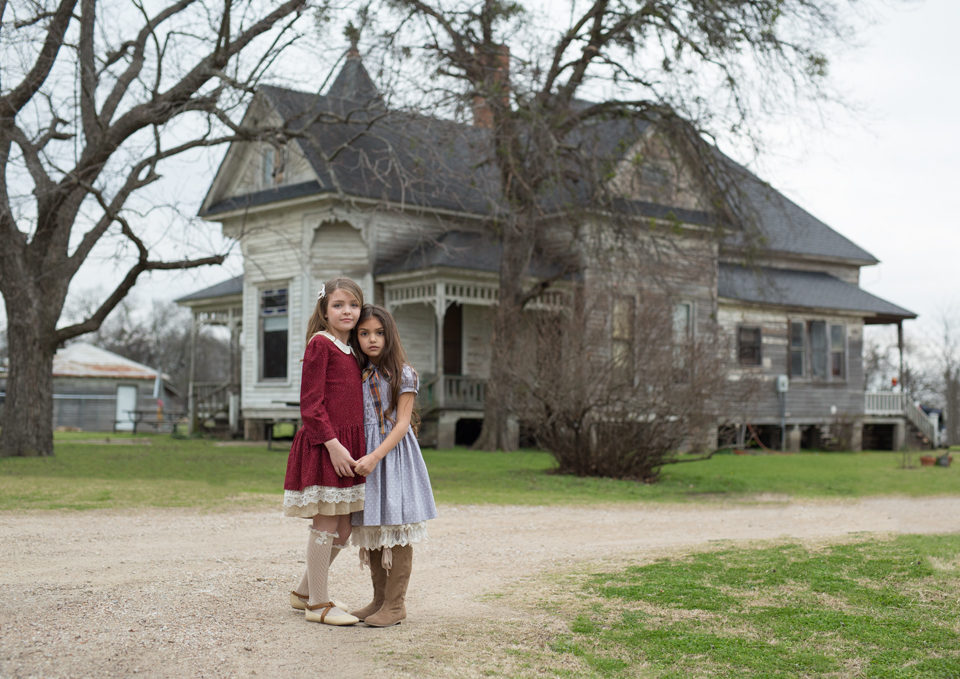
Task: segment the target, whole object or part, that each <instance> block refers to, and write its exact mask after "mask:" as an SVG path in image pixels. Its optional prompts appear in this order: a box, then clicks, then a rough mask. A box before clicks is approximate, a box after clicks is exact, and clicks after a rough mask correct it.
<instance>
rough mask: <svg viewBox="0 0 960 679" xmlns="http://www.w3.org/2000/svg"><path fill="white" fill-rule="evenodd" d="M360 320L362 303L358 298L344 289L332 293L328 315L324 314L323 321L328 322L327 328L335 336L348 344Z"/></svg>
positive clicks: (328, 303)
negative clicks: (351, 332)
mask: <svg viewBox="0 0 960 679" xmlns="http://www.w3.org/2000/svg"><path fill="white" fill-rule="evenodd" d="M358 318H360V302H359V301H358V300H357V298H356V297H354V296H353V295H351V294H350V293H349V292H347V291H346V290H344V289H342V288H338V289H337V290H334V291H333V292H331V293H330V299H329V300H327V313H326V314H324V316H323V320H325V321H326V322H327V327H328V328H330V332H331V333H332V334H333V335H335V336H336V337H339V338H340V339H341V340H342V341H344V342H346V341H347V338H349V337H350V331H351V330H353V326H355V325H356V324H357V319H358Z"/></svg>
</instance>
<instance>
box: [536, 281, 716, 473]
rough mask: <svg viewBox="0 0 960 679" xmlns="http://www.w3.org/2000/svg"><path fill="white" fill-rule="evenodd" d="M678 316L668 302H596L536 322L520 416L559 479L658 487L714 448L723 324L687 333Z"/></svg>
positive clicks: (647, 298)
mask: <svg viewBox="0 0 960 679" xmlns="http://www.w3.org/2000/svg"><path fill="white" fill-rule="evenodd" d="M626 300H633V302H628V301H626ZM675 313H676V306H675V305H674V304H673V303H672V302H671V300H670V299H669V298H668V297H667V296H665V295H653V294H645V293H641V294H638V295H637V296H636V297H627V296H623V295H620V296H616V295H603V294H592V295H589V296H583V297H582V299H581V300H579V303H577V304H575V305H574V307H573V309H571V310H566V311H564V312H559V313H541V314H538V315H537V316H536V318H535V319H534V320H533V321H532V327H531V328H529V330H528V332H529V333H530V335H531V339H533V338H535V341H536V346H537V347H538V355H537V360H535V361H532V360H531V361H528V362H527V364H526V366H525V368H524V370H523V372H522V373H521V375H520V378H519V381H520V385H521V387H520V390H519V391H520V406H519V414H520V417H521V419H522V420H523V421H524V422H525V423H526V424H527V426H528V427H529V429H530V430H531V432H532V434H533V435H534V436H535V438H536V440H537V442H538V444H539V445H540V446H541V447H543V448H544V449H546V450H548V451H550V452H551V453H552V454H553V456H554V457H555V458H556V460H557V463H558V465H559V471H560V472H561V473H570V474H576V475H578V476H604V477H613V478H619V479H636V480H640V481H644V482H653V481H655V480H656V479H657V477H658V475H659V472H660V468H661V467H662V466H663V465H664V464H668V463H670V462H672V461H674V460H676V458H677V456H678V454H679V452H680V451H682V450H688V451H703V450H706V449H708V448H712V441H713V439H714V436H715V431H716V426H717V423H718V413H719V407H718V406H719V403H718V401H719V399H718V395H719V394H722V393H724V390H725V389H728V385H727V384H726V375H727V365H726V357H727V354H728V352H726V351H724V350H723V342H722V341H721V339H720V334H719V329H718V328H717V327H716V326H715V325H712V324H711V323H709V322H708V323H701V324H700V325H699V326H698V327H697V331H696V332H693V333H689V334H687V333H684V332H681V328H679V327H678V324H677V323H676V319H675Z"/></svg>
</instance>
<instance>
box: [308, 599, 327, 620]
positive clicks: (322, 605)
mask: <svg viewBox="0 0 960 679" xmlns="http://www.w3.org/2000/svg"><path fill="white" fill-rule="evenodd" d="M318 608H322V609H323V613H321V614H320V622H321V623H322V622H323V621H324V619H325V618H326V617H327V613H329V612H330V609H331V608H333V602H332V601H328V602H327V603H325V604H314V605H313V606H311V605H310V604H307V610H308V611H315V610H317V609H318Z"/></svg>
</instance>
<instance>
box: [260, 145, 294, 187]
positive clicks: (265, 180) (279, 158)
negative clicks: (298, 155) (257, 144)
mask: <svg viewBox="0 0 960 679" xmlns="http://www.w3.org/2000/svg"><path fill="white" fill-rule="evenodd" d="M286 154H287V151H286V149H285V148H276V147H274V146H264V147H263V152H262V154H261V156H260V185H261V186H262V187H264V188H270V187H272V186H276V185H277V184H280V183H281V182H282V181H283V168H284V164H285V160H286Z"/></svg>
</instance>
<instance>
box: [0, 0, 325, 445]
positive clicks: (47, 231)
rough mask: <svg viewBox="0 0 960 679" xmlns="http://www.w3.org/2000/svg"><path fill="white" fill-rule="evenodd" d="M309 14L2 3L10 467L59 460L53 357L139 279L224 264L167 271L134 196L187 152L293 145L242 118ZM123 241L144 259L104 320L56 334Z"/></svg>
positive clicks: (216, 6) (199, 0) (0, 115)
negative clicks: (113, 241)
mask: <svg viewBox="0 0 960 679" xmlns="http://www.w3.org/2000/svg"><path fill="white" fill-rule="evenodd" d="M308 9H309V4H308V2H307V0H284V1H282V2H266V1H259V0H226V2H210V1H208V0H177V1H175V2H174V1H173V0H171V1H170V2H169V3H168V4H167V5H165V6H158V5H157V3H151V4H149V5H147V4H144V3H141V2H139V1H133V2H125V1H121V0H116V1H115V2H110V1H109V0H102V1H98V0H58V1H57V2H54V1H53V0H48V1H47V2H29V3H27V2H16V3H6V2H4V3H0V59H2V67H3V71H2V73H3V75H2V82H0V170H2V171H0V237H2V239H3V247H2V248H0V293H2V294H3V299H4V302H5V306H6V313H7V319H8V324H7V329H8V342H9V366H10V372H9V377H8V381H7V395H6V403H5V406H4V409H3V420H2V422H0V427H2V431H0V454H2V455H32V454H40V455H51V454H52V453H53V435H52V430H51V425H50V423H51V421H52V377H51V370H52V361H53V355H54V353H55V351H56V349H57V347H58V346H59V345H61V344H62V343H64V342H66V341H67V340H69V339H71V338H73V337H76V336H78V335H81V334H83V333H87V332H91V331H94V330H96V329H97V328H98V327H100V325H101V324H102V323H103V321H104V319H105V318H106V317H107V315H108V314H109V313H110V312H111V310H113V309H114V308H115V307H116V306H117V304H118V303H119V302H120V301H121V300H122V299H123V298H124V297H125V296H126V295H127V293H128V292H129V291H130V290H131V288H132V287H133V286H134V284H135V282H136V281H137V278H138V277H139V276H140V274H142V273H144V272H146V271H155V270H164V269H167V270H169V269H184V268H190V267H197V266H204V265H208V264H218V263H220V262H222V261H223V257H224V255H223V254H222V253H214V254H209V255H207V256H191V255H190V253H186V254H183V255H181V256H174V257H172V258H164V256H163V252H162V248H158V247H157V241H158V240H159V238H158V235H157V234H156V233H153V234H151V229H155V228H156V227H155V225H153V224H151V219H150V216H149V214H148V213H149V212H150V210H151V209H152V208H153V206H152V205H150V204H149V202H141V203H137V201H136V198H137V196H140V195H142V194H143V192H144V190H145V189H146V188H147V187H149V186H150V185H152V184H154V183H155V182H157V180H158V179H160V177H161V169H162V168H163V167H167V166H168V164H169V163H170V162H171V161H172V160H174V159H176V158H178V157H183V156H184V154H188V153H191V152H194V151H197V150H198V149H204V148H209V147H212V146H216V145H220V144H224V143H227V142H229V141H233V140H237V139H249V138H252V137H259V138H272V137H271V135H273V136H279V137H281V138H282V135H283V134H284V133H283V131H282V130H267V129H261V130H257V129H249V128H241V127H240V126H239V125H237V124H236V123H235V122H234V121H233V120H232V117H231V116H232V114H233V113H234V112H235V111H238V110H241V107H242V106H243V104H244V103H245V102H246V101H247V100H248V99H249V95H250V94H251V93H252V90H253V87H254V86H255V85H256V83H257V82H258V80H259V79H260V78H261V77H262V76H263V74H264V72H265V71H266V69H268V68H269V67H270V66H271V64H272V63H273V62H274V60H275V59H276V58H277V56H278V55H279V53H280V52H281V51H282V50H283V49H284V48H286V47H288V46H289V45H290V44H291V42H292V41H293V40H294V39H295V38H296V37H297V34H296V31H295V29H297V27H298V26H299V25H300V22H301V19H302V17H304V16H305V12H306V11H307V10H308ZM111 237H115V238H119V239H120V240H121V241H122V242H125V243H126V244H127V247H128V248H129V249H130V250H132V252H133V253H134V256H133V259H134V262H133V264H132V265H131V266H130V268H129V270H127V272H126V275H125V276H124V277H123V279H122V280H121V281H120V283H119V284H118V285H117V286H116V287H115V289H113V290H112V291H111V292H110V293H109V294H108V295H107V296H106V298H105V299H104V300H103V301H102V302H101V303H100V304H99V306H98V307H97V308H96V310H95V311H93V312H92V313H91V314H90V315H89V316H87V317H86V318H84V319H81V320H79V321H78V322H75V323H70V324H68V325H64V326H61V327H58V323H59V322H60V318H61V312H62V310H63V305H64V301H65V299H66V296H67V289H68V286H69V284H70V281H71V280H72V279H73V277H74V276H75V275H76V273H77V271H78V269H79V268H80V266H81V265H82V264H83V263H84V261H86V260H87V259H88V257H89V256H90V255H91V252H92V251H93V250H94V248H95V247H96V246H97V245H98V244H100V243H102V242H103V241H105V240H106V239H109V238H111ZM158 250H159V251H158Z"/></svg>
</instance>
